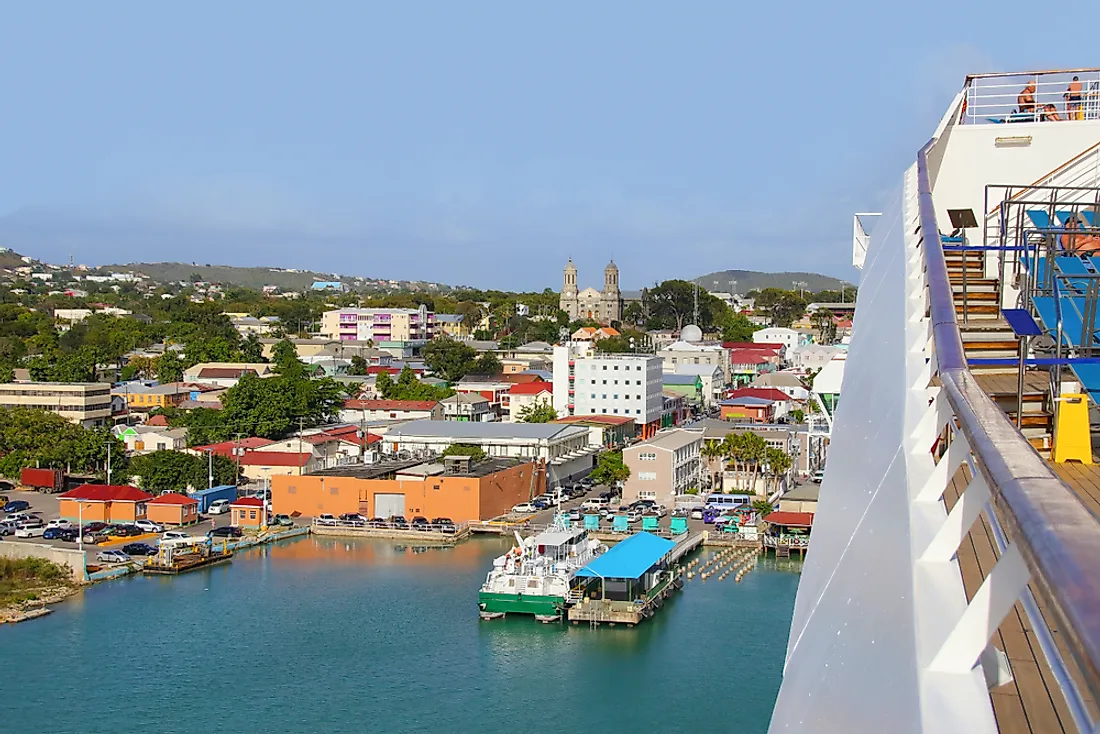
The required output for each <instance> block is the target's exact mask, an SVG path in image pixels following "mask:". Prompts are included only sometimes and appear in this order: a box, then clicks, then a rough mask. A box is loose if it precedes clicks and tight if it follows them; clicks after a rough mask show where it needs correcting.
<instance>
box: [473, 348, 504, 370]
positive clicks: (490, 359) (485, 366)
mask: <svg viewBox="0 0 1100 734" xmlns="http://www.w3.org/2000/svg"><path fill="white" fill-rule="evenodd" d="M503 371H504V365H502V364H501V363H500V360H499V359H497V356H496V355H495V354H493V353H492V352H485V353H484V354H482V355H481V356H480V357H478V358H477V359H476V360H474V363H473V365H472V366H471V368H470V370H469V372H472V373H474V374H478V375H499V374H500V373H501V372H503Z"/></svg>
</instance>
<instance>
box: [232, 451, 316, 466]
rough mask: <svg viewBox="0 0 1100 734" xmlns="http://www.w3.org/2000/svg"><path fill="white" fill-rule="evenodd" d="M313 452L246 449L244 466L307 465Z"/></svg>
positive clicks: (242, 461)
mask: <svg viewBox="0 0 1100 734" xmlns="http://www.w3.org/2000/svg"><path fill="white" fill-rule="evenodd" d="M310 456H312V454H308V453H301V454H299V453H297V452H292V451H245V452H244V456H242V457H241V465H243V466H305V465H306V463H308V462H309V457H310Z"/></svg>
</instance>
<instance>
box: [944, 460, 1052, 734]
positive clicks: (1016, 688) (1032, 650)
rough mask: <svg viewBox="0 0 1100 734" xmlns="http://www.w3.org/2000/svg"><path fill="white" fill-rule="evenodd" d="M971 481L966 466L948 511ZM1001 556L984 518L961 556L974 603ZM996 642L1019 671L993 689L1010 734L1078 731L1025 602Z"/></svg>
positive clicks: (952, 488) (1001, 724)
mask: <svg viewBox="0 0 1100 734" xmlns="http://www.w3.org/2000/svg"><path fill="white" fill-rule="evenodd" d="M968 481H969V472H968V471H967V470H966V469H965V468H962V469H960V470H959V471H958V472H957V473H956V474H955V476H954V477H953V478H952V480H951V482H950V483H949V484H948V487H947V490H946V491H945V493H944V501H945V504H946V505H947V507H948V509H950V508H951V507H953V506H954V504H955V502H956V501H957V499H958V497H959V495H960V494H961V493H962V491H963V490H964V489H965V488H966V485H967V482H968ZM997 556H998V554H997V550H996V542H995V540H994V538H993V535H992V530H991V529H990V527H989V525H988V521H987V520H986V518H985V517H984V516H983V517H982V518H980V519H979V520H978V521H977V522H975V523H974V527H973V528H971V530H970V532H969V534H968V535H967V537H966V539H965V540H964V541H963V543H962V545H961V546H960V547H959V550H958V553H957V556H956V557H957V559H958V561H959V570H960V572H961V573H962V578H963V586H964V588H965V589H966V596H967V599H968V600H969V599H972V598H973V596H974V594H975V592H977V590H978V587H980V586H981V583H982V580H983V579H984V578H985V577H986V576H987V575H988V574H989V572H990V570H992V568H993V565H994V564H995V563H996V561H997ZM992 642H993V644H994V646H995V647H997V648H998V649H1000V650H1002V651H1003V652H1004V653H1005V655H1006V656H1007V657H1008V660H1009V665H1010V667H1011V669H1012V673H1013V680H1012V681H1011V682H1010V683H1006V684H1005V685H1003V686H999V687H997V688H994V689H993V690H992V691H990V700H991V702H992V705H993V712H994V716H995V717H996V719H997V727H998V729H999V730H1000V731H1001V732H1003V733H1005V734H1009V733H1012V734H1015V733H1016V732H1043V733H1046V732H1054V733H1057V732H1067V731H1072V722H1071V720H1070V719H1069V716H1068V712H1067V711H1066V707H1065V702H1064V701H1063V700H1062V695H1061V692H1060V691H1059V690H1058V687H1057V684H1056V682H1055V681H1054V678H1053V674H1052V673H1051V672H1050V669H1049V668H1048V667H1047V664H1046V661H1045V659H1044V658H1043V655H1042V651H1041V650H1040V649H1039V646H1038V643H1036V642H1034V641H1033V640H1032V639H1031V634H1030V626H1029V625H1028V624H1027V617H1026V615H1025V614H1024V611H1023V608H1022V606H1021V605H1020V604H1019V603H1017V604H1016V605H1015V606H1014V607H1013V609H1012V610H1011V611H1010V612H1009V614H1008V615H1007V616H1006V617H1005V619H1004V621H1003V622H1002V623H1001V625H1000V627H999V628H998V630H997V633H996V634H995V635H994V636H993V639H992ZM1063 722H1065V723H1063ZM1067 727H1070V728H1069V729H1068V730H1067Z"/></svg>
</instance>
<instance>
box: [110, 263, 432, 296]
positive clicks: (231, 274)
mask: <svg viewBox="0 0 1100 734" xmlns="http://www.w3.org/2000/svg"><path fill="white" fill-rule="evenodd" d="M100 270H102V271H107V272H135V273H141V274H143V275H146V276H148V277H149V278H150V279H151V280H153V281H156V282H159V283H171V282H177V281H193V280H196V277H195V276H198V277H197V279H198V280H201V281H203V282H207V283H220V284H221V285H227V286H239V287H243V288H252V289H254V290H260V289H261V288H263V287H264V286H265V285H274V286H278V288H279V289H280V290H283V291H301V290H308V289H309V287H310V286H311V285H312V284H313V283H314V281H318V280H325V281H327V280H338V281H341V282H343V283H344V284H345V285H347V286H348V287H349V288H352V289H354V290H357V291H373V290H386V291H389V290H411V291H446V290H449V289H450V287H449V286H443V285H440V284H437V283H426V282H422V281H387V280H383V279H372V278H362V277H359V276H350V275H338V274H335V273H318V272H315V271H311V270H286V269H282V268H265V267H236V266H231V265H209V264H205V265H198V264H192V263H129V264H126V265H104V266H103V267H102V268H100Z"/></svg>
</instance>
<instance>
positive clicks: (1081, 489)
mask: <svg viewBox="0 0 1100 734" xmlns="http://www.w3.org/2000/svg"><path fill="white" fill-rule="evenodd" d="M1051 466H1052V467H1053V468H1054V471H1055V472H1056V473H1057V474H1058V476H1059V477H1061V478H1062V481H1063V482H1065V483H1066V484H1068V485H1069V486H1070V487H1072V488H1073V490H1074V491H1075V492H1076V493H1077V496H1078V497H1080V498H1081V501H1082V502H1084V503H1085V507H1087V508H1089V510H1090V511H1091V512H1092V513H1093V514H1094V515H1098V516H1100V466H1098V465H1096V464H1093V465H1091V466H1090V465H1087V464H1076V463H1067V464H1051Z"/></svg>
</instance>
